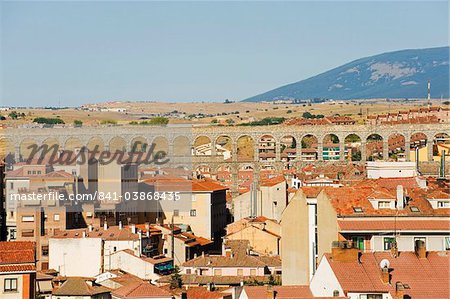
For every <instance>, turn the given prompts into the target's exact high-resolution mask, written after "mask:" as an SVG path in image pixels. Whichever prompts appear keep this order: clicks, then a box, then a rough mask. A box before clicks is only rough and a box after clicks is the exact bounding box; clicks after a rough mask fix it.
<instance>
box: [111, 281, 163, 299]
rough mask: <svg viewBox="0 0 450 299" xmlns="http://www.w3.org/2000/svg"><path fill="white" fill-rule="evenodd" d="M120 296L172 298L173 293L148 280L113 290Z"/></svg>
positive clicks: (114, 293)
mask: <svg viewBox="0 0 450 299" xmlns="http://www.w3.org/2000/svg"><path fill="white" fill-rule="evenodd" d="M112 294H113V295H114V296H116V297H118V298H121V299H122V298H124V299H125V298H168V299H171V298H172V294H170V293H169V292H167V291H166V290H163V289H161V288H158V287H157V286H155V285H152V284H150V283H148V282H137V283H131V284H129V285H126V286H123V287H120V288H118V289H116V290H114V291H113V292H112Z"/></svg>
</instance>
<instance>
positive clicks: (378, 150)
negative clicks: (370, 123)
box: [366, 133, 384, 161]
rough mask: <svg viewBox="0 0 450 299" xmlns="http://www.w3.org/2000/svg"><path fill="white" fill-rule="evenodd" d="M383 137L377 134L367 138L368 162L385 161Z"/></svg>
mask: <svg viewBox="0 0 450 299" xmlns="http://www.w3.org/2000/svg"><path fill="white" fill-rule="evenodd" d="M383 141H384V140H383V136H381V135H380V134H377V133H373V134H370V135H369V136H367V138H366V153H367V160H369V161H374V160H383Z"/></svg>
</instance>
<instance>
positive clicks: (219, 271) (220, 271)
mask: <svg viewBox="0 0 450 299" xmlns="http://www.w3.org/2000/svg"><path fill="white" fill-rule="evenodd" d="M214 276H222V269H214Z"/></svg>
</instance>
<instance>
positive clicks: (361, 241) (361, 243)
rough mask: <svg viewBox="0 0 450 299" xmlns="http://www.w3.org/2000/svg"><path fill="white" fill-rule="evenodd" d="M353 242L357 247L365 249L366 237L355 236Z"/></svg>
mask: <svg viewBox="0 0 450 299" xmlns="http://www.w3.org/2000/svg"><path fill="white" fill-rule="evenodd" d="M352 242H353V244H354V245H355V246H356V248H358V249H361V250H364V237H353V238H352Z"/></svg>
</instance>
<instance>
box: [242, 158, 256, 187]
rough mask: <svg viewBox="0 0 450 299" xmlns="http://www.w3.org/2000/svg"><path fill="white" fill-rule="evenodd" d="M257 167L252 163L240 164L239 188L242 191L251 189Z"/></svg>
mask: <svg viewBox="0 0 450 299" xmlns="http://www.w3.org/2000/svg"><path fill="white" fill-rule="evenodd" d="M254 174H255V167H254V165H253V164H251V163H243V164H239V168H238V188H239V191H240V192H243V191H248V190H250V187H251V184H252V183H253V181H254V179H255V177H254Z"/></svg>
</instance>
